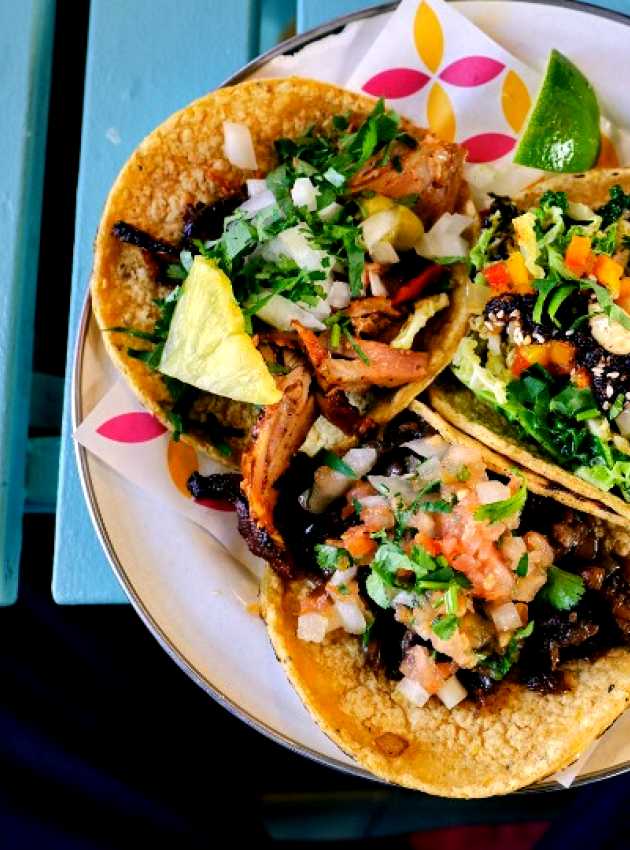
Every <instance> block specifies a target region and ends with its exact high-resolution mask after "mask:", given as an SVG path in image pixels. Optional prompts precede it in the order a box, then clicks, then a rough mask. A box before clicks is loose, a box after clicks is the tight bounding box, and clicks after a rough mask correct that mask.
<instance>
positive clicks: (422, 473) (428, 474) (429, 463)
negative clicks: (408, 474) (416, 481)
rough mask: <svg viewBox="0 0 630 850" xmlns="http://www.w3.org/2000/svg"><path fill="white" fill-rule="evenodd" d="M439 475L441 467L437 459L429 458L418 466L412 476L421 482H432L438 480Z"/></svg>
mask: <svg viewBox="0 0 630 850" xmlns="http://www.w3.org/2000/svg"><path fill="white" fill-rule="evenodd" d="M441 473H442V466H441V464H440V458H439V457H430V458H429V459H428V460H425V462H424V463H421V464H418V466H417V467H416V469H415V471H414V474H415V475H416V476H417V477H418V478H421V479H422V480H423V481H433V480H435V479H436V478H440V476H441Z"/></svg>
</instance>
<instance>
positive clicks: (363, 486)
mask: <svg viewBox="0 0 630 850" xmlns="http://www.w3.org/2000/svg"><path fill="white" fill-rule="evenodd" d="M375 493H376V490H375V489H374V487H372V485H371V484H370V482H369V481H357V483H356V484H354V485H353V486H352V487H351V488H350V490H348V492H347V493H346V504H345V505H344V506H343V508H342V510H341V516H342V518H343V519H346V517H349V516H352V514H353V513H354V503H355V500H356V501H357V502H360V501H361V498H362V497H363V496H373V495H374V494H375Z"/></svg>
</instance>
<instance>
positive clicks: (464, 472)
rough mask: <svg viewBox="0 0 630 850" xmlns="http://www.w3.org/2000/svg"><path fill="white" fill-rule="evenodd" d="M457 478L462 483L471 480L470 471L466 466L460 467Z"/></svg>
mask: <svg viewBox="0 0 630 850" xmlns="http://www.w3.org/2000/svg"><path fill="white" fill-rule="evenodd" d="M455 477H456V478H457V480H458V481H462V482H463V481H468V480H470V469H469V468H468V467H467V466H466V465H464V466H460V468H459V469H458V470H457V475H456V476H455Z"/></svg>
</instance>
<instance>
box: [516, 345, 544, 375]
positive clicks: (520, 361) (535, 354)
mask: <svg viewBox="0 0 630 850" xmlns="http://www.w3.org/2000/svg"><path fill="white" fill-rule="evenodd" d="M549 355H550V350H549V344H548V343H543V344H542V345H519V346H518V348H517V349H516V356H515V358H514V362H513V363H512V374H513V375H514V376H515V377H517V378H520V376H521V374H522V373H523V372H525V371H526V370H527V369H529V367H530V366H533V365H534V363H539V364H540V365H541V366H548V365H549Z"/></svg>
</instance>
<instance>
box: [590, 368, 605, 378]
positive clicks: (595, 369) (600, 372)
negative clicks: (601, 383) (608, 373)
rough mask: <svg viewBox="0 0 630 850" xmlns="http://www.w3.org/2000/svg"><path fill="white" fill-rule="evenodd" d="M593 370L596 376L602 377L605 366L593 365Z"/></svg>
mask: <svg viewBox="0 0 630 850" xmlns="http://www.w3.org/2000/svg"><path fill="white" fill-rule="evenodd" d="M592 372H593V374H594V375H595V377H596V378H601V376H602V375H603V374H604V367H603V366H593V369H592Z"/></svg>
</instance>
